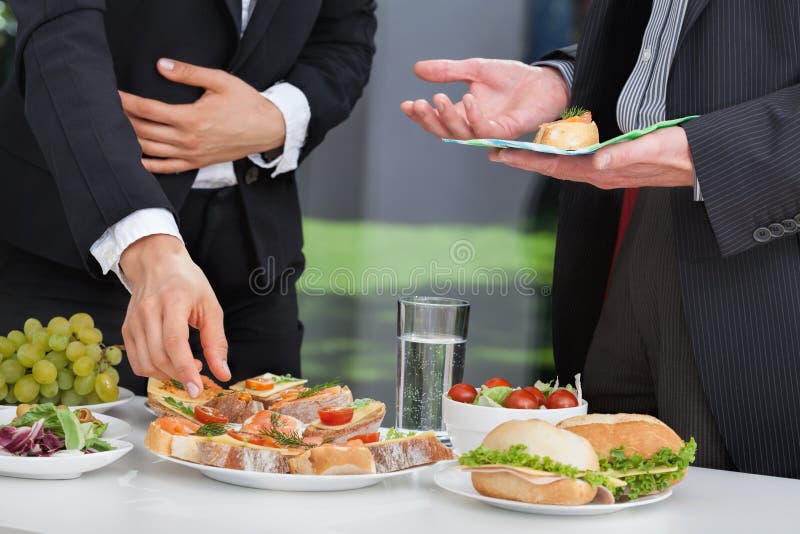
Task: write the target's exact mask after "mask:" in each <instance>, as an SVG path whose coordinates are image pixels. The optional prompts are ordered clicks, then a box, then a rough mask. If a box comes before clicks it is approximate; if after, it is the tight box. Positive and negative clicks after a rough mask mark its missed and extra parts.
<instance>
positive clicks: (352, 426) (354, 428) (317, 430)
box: [303, 400, 386, 443]
mask: <svg viewBox="0 0 800 534" xmlns="http://www.w3.org/2000/svg"><path fill="white" fill-rule="evenodd" d="M385 415H386V405H385V404H384V403H382V402H380V401H376V400H370V401H369V402H368V403H366V404H364V405H362V406H359V407H357V408H355V409H354V410H353V419H352V420H351V421H350V422H349V423H347V424H344V425H336V426H333V425H324V424H322V422H321V421H320V420H319V419H318V418H317V417H315V418H314V419H315V420H314V422H312V423H310V424H309V425H308V426H307V427H306V429H305V431H304V432H303V437H307V438H312V437H314V438H321V439H322V441H323V442H331V443H345V442H346V441H347V440H349V439H352V438H354V437H356V436H360V435H362V434H372V433H374V432H378V431H380V428H381V422H382V421H383V418H384V416H385Z"/></svg>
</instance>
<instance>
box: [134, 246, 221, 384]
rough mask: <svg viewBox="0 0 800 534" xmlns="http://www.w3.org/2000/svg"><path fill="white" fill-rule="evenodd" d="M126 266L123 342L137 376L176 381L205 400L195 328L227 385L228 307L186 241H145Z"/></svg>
mask: <svg viewBox="0 0 800 534" xmlns="http://www.w3.org/2000/svg"><path fill="white" fill-rule="evenodd" d="M120 266H121V267H122V270H123V272H124V273H125V276H126V277H127V278H128V280H129V281H130V284H131V300H130V304H128V312H127V314H126V316H125V322H124V324H123V325H122V337H123V339H124V341H125V349H126V352H127V354H128V360H129V361H130V364H131V368H132V369H133V372H134V373H136V374H137V375H139V376H154V377H157V378H161V379H165V378H174V379H176V380H178V381H180V382H181V383H183V384H184V386H185V387H186V391H187V392H188V393H189V395H191V396H192V397H196V396H197V395H199V394H200V392H201V391H202V390H203V383H202V382H201V380H200V373H199V370H198V367H199V365H198V363H199V362H196V361H195V359H194V357H193V356H192V350H191V348H190V347H189V325H191V326H193V327H195V328H197V329H198V330H200V342H201V344H202V346H203V354H204V355H205V358H206V361H207V362H208V366H209V368H210V369H211V372H212V373H213V374H214V376H216V377H217V378H218V379H220V380H222V381H223V382H225V381H228V380H230V378H231V372H230V370H229V369H228V363H227V357H228V343H227V341H226V339H225V332H224V330H223V325H222V308H221V307H220V305H219V302H217V298H216V297H215V296H214V291H213V290H212V289H211V286H210V285H209V283H208V280H207V279H206V277H205V275H204V274H203V272H202V271H201V270H200V268H199V267H198V266H197V265H195V264H194V262H193V261H192V259H191V258H190V257H189V253H188V252H187V251H186V248H185V247H184V246H183V243H181V241H180V239H178V238H176V237H172V236H169V235H163V234H157V235H151V236H147V237H144V238H142V239H140V240H138V241H136V242H134V243H133V244H132V245H130V246H129V247H128V248H126V249H125V251H124V252H123V253H122V257H121V259H120Z"/></svg>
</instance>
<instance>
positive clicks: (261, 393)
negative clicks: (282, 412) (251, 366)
mask: <svg viewBox="0 0 800 534" xmlns="http://www.w3.org/2000/svg"><path fill="white" fill-rule="evenodd" d="M306 382H308V380H304V379H302V378H295V377H293V376H292V375H276V374H273V373H264V374H263V375H259V376H254V377H252V378H248V379H247V380H242V381H241V382H237V383H235V384H234V385H232V386H231V389H232V390H234V391H241V392H243V393H248V394H250V396H251V397H252V398H253V399H255V400H257V401H260V402H262V403H263V404H264V408H269V407H270V405H271V404H272V403H273V402H275V401H279V400H281V399H282V398H283V397H284V394H287V393H289V392H292V391H295V390H301V389H303V386H304V385H305V383H306Z"/></svg>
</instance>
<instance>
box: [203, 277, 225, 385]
mask: <svg viewBox="0 0 800 534" xmlns="http://www.w3.org/2000/svg"><path fill="white" fill-rule="evenodd" d="M209 290H210V288H209ZM195 322H196V324H194V326H195V328H197V329H198V330H199V331H200V344H201V345H202V347H203V355H204V356H205V359H206V362H208V368H209V369H210V370H211V372H212V373H213V374H214V376H216V377H217V378H218V379H219V380H221V381H223V382H227V381H228V380H230V379H231V371H230V369H229V368H228V340H227V339H226V338H225V328H224V326H223V313H222V308H221V307H220V305H219V303H218V302H217V299H216V297H215V296H214V295H213V293H212V294H211V295H210V297H209V298H207V299H206V301H205V302H204V304H203V306H202V309H201V311H200V313H198V314H197V320H196V321H195Z"/></svg>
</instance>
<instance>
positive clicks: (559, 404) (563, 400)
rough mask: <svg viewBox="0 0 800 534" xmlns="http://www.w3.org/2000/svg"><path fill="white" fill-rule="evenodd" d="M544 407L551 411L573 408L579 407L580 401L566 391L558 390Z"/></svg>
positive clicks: (550, 396) (551, 395) (549, 397)
mask: <svg viewBox="0 0 800 534" xmlns="http://www.w3.org/2000/svg"><path fill="white" fill-rule="evenodd" d="M544 405H545V406H546V407H547V408H549V409H551V410H552V409H557V408H572V407H573V406H577V405H578V399H577V398H575V395H573V394H572V393H570V392H569V391H567V390H566V389H557V390H555V391H554V392H552V393H551V394H550V395H549V396H548V397H547V400H546V401H545V402H544Z"/></svg>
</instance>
